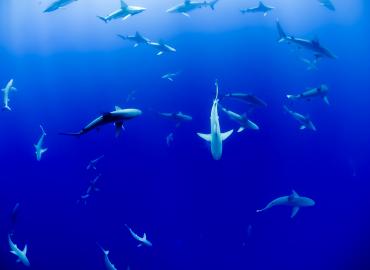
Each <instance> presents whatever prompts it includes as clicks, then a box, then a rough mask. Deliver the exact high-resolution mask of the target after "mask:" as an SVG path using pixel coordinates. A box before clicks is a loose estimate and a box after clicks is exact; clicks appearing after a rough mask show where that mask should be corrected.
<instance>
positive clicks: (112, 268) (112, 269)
mask: <svg viewBox="0 0 370 270" xmlns="http://www.w3.org/2000/svg"><path fill="white" fill-rule="evenodd" d="M96 244H97V245H98V247H99V248H100V249H101V250H102V251H103V253H104V263H105V268H106V269H107V270H117V268H116V267H115V266H114V264H113V263H112V262H111V261H110V260H109V250H105V249H104V248H103V247H102V246H101V245H99V243H96Z"/></svg>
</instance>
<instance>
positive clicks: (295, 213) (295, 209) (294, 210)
mask: <svg viewBox="0 0 370 270" xmlns="http://www.w3.org/2000/svg"><path fill="white" fill-rule="evenodd" d="M298 211H299V207H298V206H294V207H293V209H292V214H291V215H290V218H294V217H295V216H296V215H297V213H298Z"/></svg>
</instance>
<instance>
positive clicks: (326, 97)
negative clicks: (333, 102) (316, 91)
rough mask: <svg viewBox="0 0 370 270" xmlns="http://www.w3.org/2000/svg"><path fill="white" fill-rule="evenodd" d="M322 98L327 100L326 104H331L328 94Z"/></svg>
mask: <svg viewBox="0 0 370 270" xmlns="http://www.w3.org/2000/svg"><path fill="white" fill-rule="evenodd" d="M322 99H323V100H324V102H325V103H326V104H328V105H330V102H329V99H328V96H324V97H323V98H322Z"/></svg>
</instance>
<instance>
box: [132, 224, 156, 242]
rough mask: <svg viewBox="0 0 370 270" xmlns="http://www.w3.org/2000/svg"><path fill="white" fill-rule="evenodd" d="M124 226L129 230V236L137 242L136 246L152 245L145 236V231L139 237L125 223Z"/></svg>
mask: <svg viewBox="0 0 370 270" xmlns="http://www.w3.org/2000/svg"><path fill="white" fill-rule="evenodd" d="M125 226H126V228H127V229H128V231H129V232H130V234H131V236H132V237H133V238H134V239H135V240H136V241H138V242H139V244H138V246H137V247H142V246H146V247H151V246H153V244H152V242H150V241H149V240H148V238H147V236H146V233H144V235H143V237H140V236H138V235H137V234H136V233H135V232H134V231H133V230H132V229H131V228H130V227H129V226H128V225H127V224H125Z"/></svg>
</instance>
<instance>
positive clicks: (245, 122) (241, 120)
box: [220, 106, 260, 133]
mask: <svg viewBox="0 0 370 270" xmlns="http://www.w3.org/2000/svg"><path fill="white" fill-rule="evenodd" d="M220 108H221V110H222V111H223V112H224V113H225V114H226V115H227V116H229V118H230V119H231V120H233V121H235V122H237V123H238V124H239V125H240V128H239V129H238V130H237V132H238V133H240V132H242V131H243V130H245V129H253V130H259V129H260V128H259V126H258V125H257V124H256V123H253V122H252V121H251V120H249V119H248V116H247V114H242V115H240V114H237V113H235V112H233V111H230V110H227V109H226V108H224V107H223V106H220Z"/></svg>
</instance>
